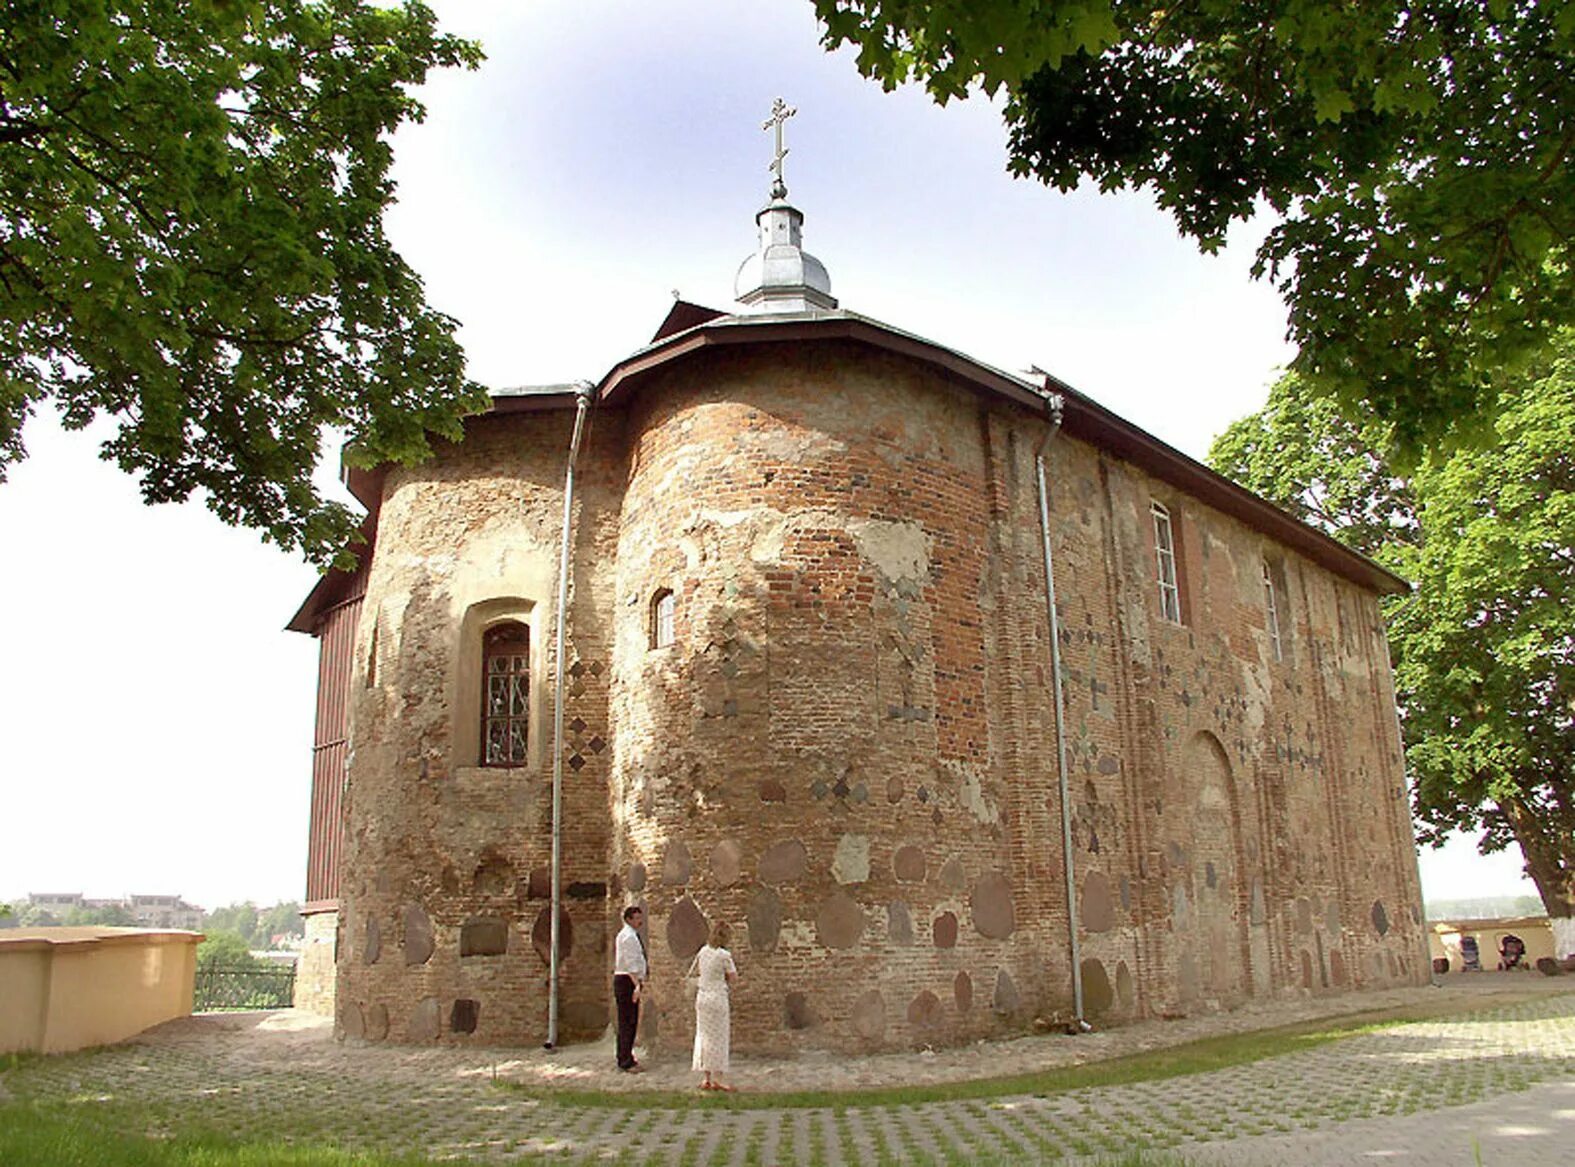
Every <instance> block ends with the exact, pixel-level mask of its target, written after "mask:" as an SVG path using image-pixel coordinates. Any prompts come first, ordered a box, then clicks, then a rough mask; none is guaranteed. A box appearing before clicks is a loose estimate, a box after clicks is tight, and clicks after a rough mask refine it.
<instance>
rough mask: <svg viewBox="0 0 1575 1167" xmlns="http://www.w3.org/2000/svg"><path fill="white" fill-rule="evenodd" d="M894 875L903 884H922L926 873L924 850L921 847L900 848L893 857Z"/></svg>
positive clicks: (892, 867)
mask: <svg viewBox="0 0 1575 1167" xmlns="http://www.w3.org/2000/svg"><path fill="white" fill-rule="evenodd" d="M891 869H892V872H893V874H895V875H896V876H897V878H898V879H899V880H900V881H901V882H903V883H922V882H923V881H924V875H925V871H926V865H925V862H924V850H923V849H922V848H920V847H914V846H911V845H910V846H906V847H898V848H897V853H896V854H895V855H893V856H892V857H891Z"/></svg>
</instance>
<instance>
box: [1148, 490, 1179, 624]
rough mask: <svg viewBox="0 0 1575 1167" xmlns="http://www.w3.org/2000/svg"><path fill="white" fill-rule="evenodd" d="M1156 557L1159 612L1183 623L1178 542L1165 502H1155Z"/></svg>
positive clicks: (1165, 616) (1153, 511)
mask: <svg viewBox="0 0 1575 1167" xmlns="http://www.w3.org/2000/svg"><path fill="white" fill-rule="evenodd" d="M1149 510H1150V511H1151V512H1152V514H1153V516H1154V558H1155V568H1156V575H1157V577H1158V580H1159V614H1160V615H1161V616H1163V617H1164V618H1165V619H1167V620H1169V621H1171V622H1172V623H1174V624H1180V623H1181V589H1180V588H1179V587H1178V586H1177V584H1176V542H1175V537H1174V535H1173V533H1172V531H1171V525H1170V512H1169V511H1168V510H1166V509H1165V506H1164V504H1163V503H1157V502H1156V503H1153V504H1151V506H1150V507H1149Z"/></svg>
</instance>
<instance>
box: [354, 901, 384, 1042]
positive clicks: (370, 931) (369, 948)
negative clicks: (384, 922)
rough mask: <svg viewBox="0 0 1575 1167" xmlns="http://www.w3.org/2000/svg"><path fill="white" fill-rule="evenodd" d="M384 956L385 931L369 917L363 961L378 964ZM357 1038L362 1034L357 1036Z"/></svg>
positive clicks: (362, 949)
mask: <svg viewBox="0 0 1575 1167" xmlns="http://www.w3.org/2000/svg"><path fill="white" fill-rule="evenodd" d="M382 955H383V929H382V928H380V927H379V926H378V923H377V917H376V916H368V917H367V920H366V938H365V940H363V941H362V944H361V959H362V961H363V962H365V963H366V964H376V963H377V958H378V957H380V956H382ZM356 1036H357V1037H359V1036H360V1034H357V1035H356Z"/></svg>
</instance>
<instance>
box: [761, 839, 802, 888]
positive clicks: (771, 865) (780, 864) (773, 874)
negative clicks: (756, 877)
mask: <svg viewBox="0 0 1575 1167" xmlns="http://www.w3.org/2000/svg"><path fill="white" fill-rule="evenodd" d="M808 866H809V853H808V852H807V851H805V850H804V844H803V843H800V842H799V841H798V840H797V839H786V840H784V841H783V842H781V843H773V844H772V845H771V846H770V847H768V848H766V853H765V854H764V855H762V856H761V857H760V879H761V882H762V883H792V882H793V881H794V880H796V879H799V878H800V877H802V876H803V874H804V871H805V869H806V868H807V867H808Z"/></svg>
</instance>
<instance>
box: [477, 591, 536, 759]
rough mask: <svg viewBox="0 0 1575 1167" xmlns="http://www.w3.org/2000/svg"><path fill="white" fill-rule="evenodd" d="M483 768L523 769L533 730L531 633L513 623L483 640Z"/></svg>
mask: <svg viewBox="0 0 1575 1167" xmlns="http://www.w3.org/2000/svg"><path fill="white" fill-rule="evenodd" d="M481 701H482V709H481V742H482V747H481V748H482V765H484V766H523V765H524V764H525V749H526V743H527V741H528V735H529V730H530V629H528V628H526V627H525V625H523V624H520V623H517V622H515V621H510V622H509V623H506V624H500V625H498V626H497V627H495V628H491V629H489V630H488V631H487V634H486V636H485V637H483V639H482V693H481Z"/></svg>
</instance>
